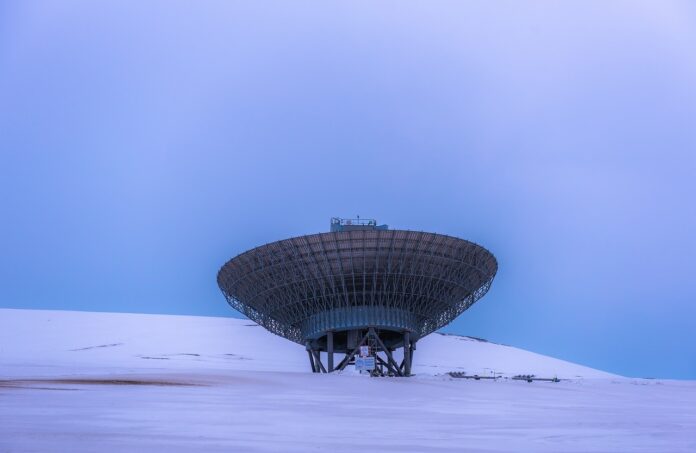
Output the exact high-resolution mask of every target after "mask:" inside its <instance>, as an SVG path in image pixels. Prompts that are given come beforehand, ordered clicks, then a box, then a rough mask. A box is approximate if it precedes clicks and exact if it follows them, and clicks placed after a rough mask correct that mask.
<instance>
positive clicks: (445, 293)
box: [217, 229, 498, 369]
mask: <svg viewBox="0 0 696 453" xmlns="http://www.w3.org/2000/svg"><path fill="white" fill-rule="evenodd" d="M497 268H498V264H497V262H496V259H495V257H494V256H493V255H492V254H491V253H490V252H489V251H488V250H486V249H485V248H483V247H481V246H479V245H477V244H474V243H472V242H469V241H466V240H463V239H458V238H455V237H451V236H445V235H441V234H434V233H424V232H415V231H405V230H378V229H365V230H354V231H338V232H330V233H320V234H312V235H307V236H299V237H294V238H290V239H286V240H282V241H278V242H273V243H270V244H266V245H263V246H261V247H257V248H254V249H252V250H249V251H247V252H245V253H242V254H240V255H238V256H237V257H235V258H233V259H232V260H230V261H228V262H227V263H226V264H225V265H224V266H223V267H222V268H221V269H220V271H219V273H218V277H217V281H218V285H219V286H220V289H221V290H222V292H223V293H224V295H225V297H226V299H227V301H228V303H229V304H230V305H231V306H232V307H233V308H235V309H236V310H238V311H240V312H242V313H244V314H245V315H246V316H248V317H249V318H250V319H252V320H253V321H255V322H257V323H258V324H260V325H262V326H263V327H265V328H266V329H268V330H270V331H271V332H273V333H276V334H278V335H280V336H282V337H285V338H287V339H289V340H292V341H294V342H297V343H300V344H303V345H307V348H308V351H309V350H310V349H311V350H315V349H316V350H326V349H325V346H326V335H327V332H348V331H351V330H353V331H356V332H360V335H362V334H363V333H364V332H367V329H369V330H370V331H374V332H375V335H378V336H381V338H382V339H383V340H384V344H383V345H382V346H383V347H382V348H381V349H383V350H390V349H392V348H394V347H396V346H400V345H402V344H403V345H405V344H406V342H405V340H401V337H398V338H397V337H394V338H390V337H389V336H388V335H386V336H385V335H383V334H378V333H377V331H393V332H408V333H409V334H410V335H411V338H413V340H409V341H414V342H415V340H417V339H418V338H421V337H423V336H425V335H427V334H429V333H431V332H433V331H435V330H437V329H439V328H440V327H442V326H444V325H446V324H448V323H449V322H450V321H452V320H453V319H454V318H456V317H457V316H459V315H460V314H461V313H462V312H464V311H465V310H466V309H467V308H469V307H470V306H471V305H472V304H473V303H474V302H476V301H477V300H478V299H480V298H481V297H482V296H483V295H484V294H486V292H487V291H488V289H489V288H490V286H491V282H492V281H493V278H494V277H495V274H496V272H497ZM356 329H365V330H364V331H360V330H356ZM374 329H376V330H374ZM331 338H332V339H331V340H330V341H331V344H332V347H333V342H334V340H333V335H332V337H331ZM340 341H343V340H340ZM340 341H339V344H338V345H337V348H339V349H340V350H344V351H349V350H350V349H352V346H353V345H352V344H351V343H350V339H346V340H345V341H344V342H343V343H342V344H340ZM380 344H381V341H380ZM332 354H333V349H332ZM311 360H312V354H311V353H310V361H311ZM319 365H321V362H320V361H319ZM319 365H317V368H318V367H319ZM312 368H313V369H314V368H315V365H314V362H313V364H312ZM322 368H323V366H322Z"/></svg>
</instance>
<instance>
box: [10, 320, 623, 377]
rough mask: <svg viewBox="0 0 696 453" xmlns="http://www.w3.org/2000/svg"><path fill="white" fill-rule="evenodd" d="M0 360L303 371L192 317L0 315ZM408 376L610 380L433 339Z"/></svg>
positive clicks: (543, 360) (470, 343)
mask: <svg viewBox="0 0 696 453" xmlns="http://www.w3.org/2000/svg"><path fill="white" fill-rule="evenodd" d="M0 358H1V360H2V364H3V365H4V367H5V371H4V372H5V373H13V374H18V373H19V374H23V375H26V374H30V375H41V374H46V373H48V374H51V373H55V370H56V368H60V369H65V367H66V366H69V367H74V368H76V369H80V370H82V371H85V370H92V371H99V370H101V369H104V368H108V369H115V368H126V369H151V368H155V369H174V370H186V369H194V370H202V369H217V370H255V371H290V372H305V373H308V372H309V362H308V359H307V353H306V352H305V350H304V348H303V347H302V346H299V345H297V344H294V343H292V342H290V341H287V340H285V339H283V338H280V337H278V336H276V335H273V334H271V333H269V332H268V331H266V330H265V329H263V328H262V327H260V326H258V325H256V324H254V323H253V322H251V321H248V320H241V319H232V318H210V317H196V316H171V315H143V314H123V313H92V312H70V311H42V310H11V309H0ZM337 359H338V357H337ZM413 370H414V373H415V374H417V375H436V374H443V373H446V372H448V371H464V372H466V373H467V374H479V375H490V374H491V373H492V372H495V373H501V374H502V375H503V376H512V375H516V374H535V375H537V376H546V377H554V376H558V377H559V378H578V377H582V378H608V377H616V376H614V375H611V374H609V373H605V372H603V371H598V370H594V369H592V368H588V367H584V366H581V365H576V364H573V363H569V362H565V361H562V360H557V359H554V358H551V357H546V356H543V355H539V354H535V353H532V352H528V351H524V350H521V349H517V348H514V347H510V346H503V345H499V344H495V343H489V342H486V341H481V340H477V339H473V338H469V337H461V336H456V335H442V334H437V333H436V334H433V335H429V336H427V337H426V338H424V339H422V340H421V341H420V342H419V343H418V349H417V351H416V354H415V359H414V368H413Z"/></svg>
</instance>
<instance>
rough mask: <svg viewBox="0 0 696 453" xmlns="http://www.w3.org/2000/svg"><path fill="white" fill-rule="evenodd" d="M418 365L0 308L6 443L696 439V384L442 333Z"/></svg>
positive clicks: (193, 329) (490, 446) (212, 326)
mask: <svg viewBox="0 0 696 453" xmlns="http://www.w3.org/2000/svg"><path fill="white" fill-rule="evenodd" d="M447 371H466V372H467V374H481V375H487V374H490V373H491V372H492V371H495V372H496V373H503V375H504V376H511V375H515V374H536V375H538V376H543V377H553V376H558V377H559V378H563V379H567V380H563V381H561V382H559V383H551V382H533V383H527V382H520V381H512V380H509V379H500V380H498V381H474V380H465V379H453V378H450V377H448V376H447V375H445V374H444V373H445V372H447ZM414 372H415V373H416V376H415V377H413V378H408V379H405V378H369V377H366V376H360V375H355V374H354V373H343V374H332V375H316V374H312V373H310V372H309V364H308V359H307V353H306V352H305V350H304V348H303V347H301V346H299V345H296V344H293V343H291V342H289V341H287V340H285V339H282V338H280V337H277V336H275V335H272V334H270V333H269V332H267V331H266V330H264V329H263V328H261V327H259V326H256V325H255V324H254V323H252V322H250V321H247V320H239V319H231V318H205V317H190V316H168V315H139V314H114V313H87V312H64V311H32V310H10V309H0V379H1V380H0V452H3V453H4V452H20V451H72V452H82V451H85V452H89V451H293V452H294V451H296V452H305V451H359V450H370V451H371V450H376V451H418V452H420V451H490V452H498V451H549V452H551V451H553V452H555V451H577V452H594V451H597V452H599V451H601V452H605V451H616V452H626V451H644V452H653V451H654V452H663V451H670V452H671V451H684V452H686V451H696V382H692V381H681V382H680V381H667V380H642V379H628V378H622V377H619V376H615V375H611V374H609V373H605V372H602V371H598V370H594V369H591V368H587V367H583V366H580V365H576V364H572V363H569V362H565V361H561V360H557V359H553V358H550V357H546V356H542V355H539V354H534V353H531V352H527V351H523V350H520V349H517V348H513V347H509V346H503V345H497V344H494V343H487V342H482V341H477V340H475V339H471V338H467V337H458V336H450V335H440V334H433V335H430V336H428V337H426V338H424V339H423V340H421V341H420V342H419V343H418V350H417V351H416V354H415V363H414Z"/></svg>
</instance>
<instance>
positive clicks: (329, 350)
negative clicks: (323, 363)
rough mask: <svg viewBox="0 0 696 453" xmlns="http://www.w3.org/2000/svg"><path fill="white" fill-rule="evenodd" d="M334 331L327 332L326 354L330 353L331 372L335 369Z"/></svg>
mask: <svg viewBox="0 0 696 453" xmlns="http://www.w3.org/2000/svg"><path fill="white" fill-rule="evenodd" d="M333 340H334V338H333V332H332V331H329V332H328V333H327V334H326V354H327V355H328V359H327V360H328V364H327V365H328V367H329V373H331V372H332V371H333V370H334V342H333Z"/></svg>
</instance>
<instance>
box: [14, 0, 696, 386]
mask: <svg viewBox="0 0 696 453" xmlns="http://www.w3.org/2000/svg"><path fill="white" fill-rule="evenodd" d="M0 153H1V157H0V195H1V196H0V306H1V307H15V308H51V309H70V310H98V311H122V312H147V313H175V314H196V315H215V316H236V312H234V311H233V310H232V309H231V308H229V307H228V306H227V304H226V303H225V300H224V297H223V296H222V294H221V293H220V291H219V289H218V288H217V286H216V280H215V278H216V273H217V270H218V269H219V267H220V266H221V265H222V264H223V263H224V262H225V261H226V260H228V259H229V258H231V257H233V256H234V255H236V254H238V253H240V252H243V251H244V250H246V249H248V248H251V247H253V246H257V245H260V244H263V243H266V242H271V241H274V240H278V239H283V238H287V237H290V236H295V235H301V234H306V233H314V232H322V231H328V228H329V218H330V217H331V216H342V217H353V216H355V215H357V214H360V215H361V216H362V217H374V218H376V219H378V221H379V222H382V223H387V224H389V225H390V226H391V227H393V228H402V229H413V230H424V231H432V232H438V233H445V234H449V235H454V236H459V237H462V238H465V239H469V240H472V241H475V242H477V243H480V244H482V245H483V246H485V247H486V248H488V249H489V250H491V251H492V252H493V253H494V254H495V255H496V257H497V258H498V262H499V273H498V275H497V277H496V279H495V281H494V283H493V287H492V289H491V291H490V292H489V293H488V295H487V296H486V297H484V298H483V299H482V300H480V301H479V302H478V303H477V304H476V305H475V306H474V307H473V308H471V309H470V310H469V311H467V312H466V313H464V314H463V315H462V316H461V317H459V318H458V319H457V320H456V321H454V322H453V323H452V324H451V325H450V326H448V327H447V328H446V330H447V331H449V332H456V333H461V334H466V335H474V336H479V337H484V338H488V339H489V340H491V341H497V342H502V343H506V344H511V345H515V346H519V347H522V348H527V349H530V350H533V351H536V352H540V353H544V354H550V355H553V356H556V357H560V358H563V359H567V360H571V361H576V362H579V363H583V364H586V365H590V366H594V367H597V368H601V369H605V370H608V371H613V372H616V373H621V374H626V375H630V376H641V377H644V376H657V377H674V378H692V379H694V378H696V349H695V348H694V344H696V339H695V338H694V332H696V278H695V277H694V270H695V269H696V264H695V263H694V257H695V256H696V237H695V231H696V206H695V203H694V197H695V196H696V182H695V179H696V6H695V4H694V3H693V2H686V1H685V2H669V1H652V2H640V1H625V2H622V1H612V2H605V1H596V2H592V1H578V2H571V1H566V2H555V1H553V2H551V1H550V2H518V1H510V2H492V1H481V2H462V1H455V2H436V1H423V2H419V3H415V2H413V3H411V2H403V1H397V2H324V1H317V2H307V3H304V2H261V1H248V2H232V1H220V2H206V1H202V2H173V1H161V2H158V1H145V2H143V1H113V2H108V1H103V2H91V1H69V2H66V1H57V2H31V1H26V2H25V1H21V2H19V1H17V2H2V4H0Z"/></svg>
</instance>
